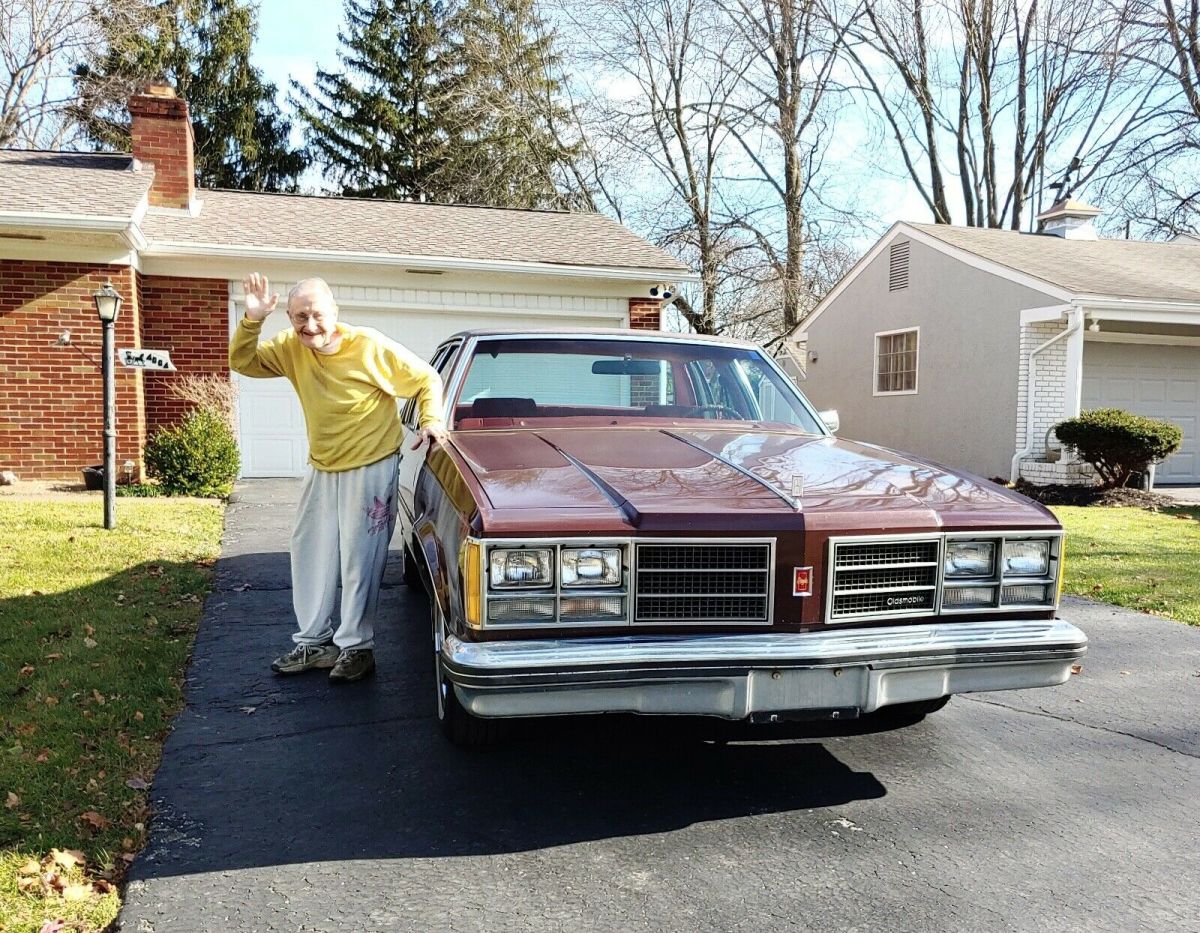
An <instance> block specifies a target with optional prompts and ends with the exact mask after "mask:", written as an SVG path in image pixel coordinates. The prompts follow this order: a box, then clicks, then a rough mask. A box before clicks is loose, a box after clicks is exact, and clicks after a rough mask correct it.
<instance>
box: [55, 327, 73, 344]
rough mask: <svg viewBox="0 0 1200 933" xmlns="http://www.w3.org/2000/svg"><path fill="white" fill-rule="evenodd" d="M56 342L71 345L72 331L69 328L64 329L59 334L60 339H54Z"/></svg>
mask: <svg viewBox="0 0 1200 933" xmlns="http://www.w3.org/2000/svg"><path fill="white" fill-rule="evenodd" d="M54 343H55V344H56V345H57V346H60V347H69V346H70V345H71V332H70V331H69V330H64V331H63V332H62V333H61V334H59V335H58V339H57V340H56V341H54Z"/></svg>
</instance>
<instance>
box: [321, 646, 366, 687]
mask: <svg viewBox="0 0 1200 933" xmlns="http://www.w3.org/2000/svg"><path fill="white" fill-rule="evenodd" d="M374 670H375V652H374V651H372V650H371V649H370V648H347V649H346V650H345V651H343V652H342V653H341V654H339V655H338V659H337V664H335V665H333V670H331V671H330V672H329V679H330V680H331V681H333V683H335V684H348V683H350V681H352V680H362V679H363V678H364V677H366V676H367V675H368V674H370V673H373V672H374Z"/></svg>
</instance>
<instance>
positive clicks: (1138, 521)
mask: <svg viewBox="0 0 1200 933" xmlns="http://www.w3.org/2000/svg"><path fill="white" fill-rule="evenodd" d="M1054 514H1055V515H1057V516H1058V519H1059V521H1061V522H1062V523H1063V526H1064V527H1065V528H1066V530H1067V568H1066V572H1067V576H1066V581H1065V584H1064V587H1063V591H1064V592H1066V593H1071V594H1073V595H1075V596H1087V597H1089V598H1090V599H1098V600H1101V601H1103V602H1106V603H1114V604H1116V605H1118V606H1127V607H1128V608H1130V609H1137V610H1139V611H1141V612H1150V613H1153V614H1154V615H1160V616H1167V617H1169V618H1172V619H1178V620H1179V621H1181V622H1186V623H1188V624H1189V625H1200V509H1172V510H1170V511H1167V512H1147V511H1145V510H1144V509H1136V508H1117V507H1100V506H1088V507H1079V506H1055V507H1054Z"/></svg>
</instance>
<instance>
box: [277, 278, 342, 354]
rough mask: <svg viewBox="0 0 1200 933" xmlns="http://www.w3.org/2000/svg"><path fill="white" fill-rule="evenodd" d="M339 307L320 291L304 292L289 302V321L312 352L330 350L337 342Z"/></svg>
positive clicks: (301, 340)
mask: <svg viewBox="0 0 1200 933" xmlns="http://www.w3.org/2000/svg"><path fill="white" fill-rule="evenodd" d="M337 316H338V309H337V305H336V304H334V303H333V299H332V298H330V297H329V296H328V295H326V294H325V293H324V292H322V291H320V290H312V291H307V290H306V291H303V292H300V293H299V294H297V295H295V296H294V297H293V298H292V300H291V301H290V302H288V319H289V320H290V321H291V322H292V327H294V328H295V329H296V334H297V335H298V336H299V337H300V342H301V343H302V344H304V346H306V347H308V349H310V350H326V349H329V346H330V344H331V343H333V342H335V341H336V340H337Z"/></svg>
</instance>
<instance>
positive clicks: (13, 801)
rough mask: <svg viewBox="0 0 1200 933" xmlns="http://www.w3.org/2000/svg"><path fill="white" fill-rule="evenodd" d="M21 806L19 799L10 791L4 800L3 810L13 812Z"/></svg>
mask: <svg viewBox="0 0 1200 933" xmlns="http://www.w3.org/2000/svg"><path fill="white" fill-rule="evenodd" d="M20 805H21V798H20V797H18V796H17V795H16V794H14V793H13V792H12V791H11V790H10V791H9V792H8V797H6V798H5V800H4V809H5V810H15V809H16V808H17V807H19V806H20Z"/></svg>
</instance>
